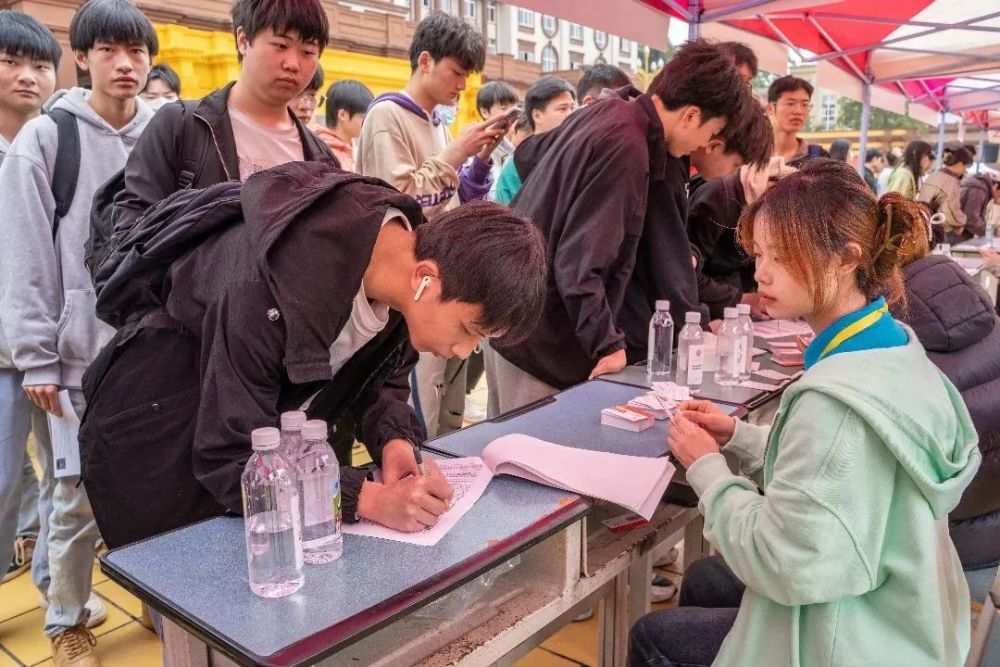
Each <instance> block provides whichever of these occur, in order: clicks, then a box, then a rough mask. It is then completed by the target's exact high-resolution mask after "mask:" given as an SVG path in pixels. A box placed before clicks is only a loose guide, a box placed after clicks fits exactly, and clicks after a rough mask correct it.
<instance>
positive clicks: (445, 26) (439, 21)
mask: <svg viewBox="0 0 1000 667" xmlns="http://www.w3.org/2000/svg"><path fill="white" fill-rule="evenodd" d="M280 1H282V2H283V1H285V0H280ZM424 51H426V52H427V53H429V54H430V56H431V58H433V59H434V62H439V61H441V60H442V59H444V58H453V59H454V60H455V61H456V62H457V63H458V65H459V66H460V67H461V68H462V69H465V70H468V71H469V72H482V71H483V67H485V66H486V40H484V39H483V36H482V35H481V34H479V31H478V30H476V29H475V28H473V27H472V26H471V25H469V24H468V22H467V21H463V20H462V19H460V18H458V17H457V16H452V15H450V14H445V13H444V12H432V13H431V14H430V15H429V16H428V17H427V18H425V19H424V20H423V21H421V22H420V23H419V24H418V25H417V31H416V32H415V33H413V41H411V42H410V71H411V72H413V71H415V70H416V69H417V61H418V60H419V59H420V54H421V53H423V52H424Z"/></svg>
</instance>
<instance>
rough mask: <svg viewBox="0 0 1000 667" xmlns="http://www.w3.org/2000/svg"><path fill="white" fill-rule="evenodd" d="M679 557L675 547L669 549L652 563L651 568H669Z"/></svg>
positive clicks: (679, 553) (679, 554)
mask: <svg viewBox="0 0 1000 667" xmlns="http://www.w3.org/2000/svg"><path fill="white" fill-rule="evenodd" d="M680 557H681V552H680V551H678V550H677V547H670V550H669V551H667V553H665V554H663V555H662V556H660V557H659V558H658V559H656V561H655V562H654V563H653V567H670V566H671V565H673V564H674V563H676V562H677V559H678V558H680Z"/></svg>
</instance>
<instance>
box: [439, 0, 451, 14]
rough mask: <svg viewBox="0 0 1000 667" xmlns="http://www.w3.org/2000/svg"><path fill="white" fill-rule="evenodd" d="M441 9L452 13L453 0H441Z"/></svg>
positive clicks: (446, 12)
mask: <svg viewBox="0 0 1000 667" xmlns="http://www.w3.org/2000/svg"><path fill="white" fill-rule="evenodd" d="M441 11H442V12H444V13H445V14H451V0H441Z"/></svg>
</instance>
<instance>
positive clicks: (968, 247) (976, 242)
mask: <svg viewBox="0 0 1000 667" xmlns="http://www.w3.org/2000/svg"><path fill="white" fill-rule="evenodd" d="M991 242H992V241H991V240H990V239H987V238H986V237H985V236H977V237H975V238H973V239H969V240H968V241H962V242H961V243H956V244H954V245H953V246H951V251H952V252H979V249H980V248H988V247H989V246H990V243H991Z"/></svg>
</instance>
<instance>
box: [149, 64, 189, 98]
mask: <svg viewBox="0 0 1000 667" xmlns="http://www.w3.org/2000/svg"><path fill="white" fill-rule="evenodd" d="M157 80H159V81H162V82H163V83H164V85H166V87H167V88H169V89H170V90H171V91H173V93H174V94H175V95H177V96H178V97H180V95H181V78H180V77H179V76H178V75H177V72H175V71H174V68H173V67H171V66H170V65H168V64H166V63H157V64H155V65H153V66H152V67H150V68H149V76H147V77H146V85H145V87H143V91H145V90H146V88H148V87H149V82H150V81H157Z"/></svg>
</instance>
